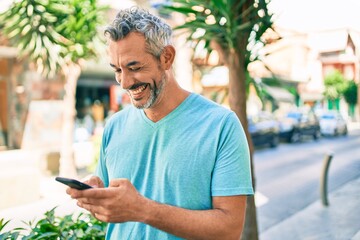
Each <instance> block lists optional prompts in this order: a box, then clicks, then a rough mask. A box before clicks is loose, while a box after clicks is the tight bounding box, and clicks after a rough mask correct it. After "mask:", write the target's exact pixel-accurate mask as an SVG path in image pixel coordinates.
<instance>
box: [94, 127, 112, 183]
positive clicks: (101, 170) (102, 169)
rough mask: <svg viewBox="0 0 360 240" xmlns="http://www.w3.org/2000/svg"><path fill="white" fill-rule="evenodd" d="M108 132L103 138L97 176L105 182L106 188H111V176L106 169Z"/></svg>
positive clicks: (96, 171)
mask: <svg viewBox="0 0 360 240" xmlns="http://www.w3.org/2000/svg"><path fill="white" fill-rule="evenodd" d="M105 132H106V131H104V134H103V137H102V142H101V147H100V158H99V161H98V164H97V167H96V170H95V175H96V176H98V177H99V178H100V179H101V180H102V181H103V182H104V186H105V187H108V186H109V175H108V171H107V168H106V151H105V149H106V145H107V144H106V134H105Z"/></svg>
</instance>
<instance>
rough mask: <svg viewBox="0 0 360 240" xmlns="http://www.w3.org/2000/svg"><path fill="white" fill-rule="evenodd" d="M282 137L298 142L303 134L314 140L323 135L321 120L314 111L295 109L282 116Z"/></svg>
mask: <svg viewBox="0 0 360 240" xmlns="http://www.w3.org/2000/svg"><path fill="white" fill-rule="evenodd" d="M279 120H280V139H285V140H286V141H287V142H298V141H300V140H301V139H302V137H303V136H310V137H312V138H313V139H314V140H316V139H318V138H319V137H320V136H321V132H320V124H319V121H318V119H317V117H316V115H315V113H314V112H312V111H304V110H295V111H290V112H288V113H286V114H285V116H284V117H282V118H280V119H279Z"/></svg>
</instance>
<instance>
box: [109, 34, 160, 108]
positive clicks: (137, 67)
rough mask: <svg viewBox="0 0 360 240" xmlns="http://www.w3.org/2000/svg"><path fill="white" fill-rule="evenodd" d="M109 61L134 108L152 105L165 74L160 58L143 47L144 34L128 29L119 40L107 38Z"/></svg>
mask: <svg viewBox="0 0 360 240" xmlns="http://www.w3.org/2000/svg"><path fill="white" fill-rule="evenodd" d="M109 55H110V65H111V67H112V68H113V69H114V71H115V77H116V81H117V82H118V83H119V84H120V85H121V87H122V88H123V89H125V90H126V91H127V92H128V94H129V96H130V98H131V101H132V103H133V105H134V106H135V107H137V108H145V109H146V108H151V107H153V106H154V105H156V103H157V101H158V97H159V95H160V94H161V93H162V90H163V88H164V85H165V82H166V77H165V71H164V70H163V69H162V67H161V64H160V60H158V59H156V58H155V57H154V56H153V55H151V54H150V53H148V52H147V51H146V45H145V38H144V36H143V35H142V34H139V33H130V34H129V35H127V36H126V37H125V38H124V39H121V40H119V41H116V42H114V41H110V44H109Z"/></svg>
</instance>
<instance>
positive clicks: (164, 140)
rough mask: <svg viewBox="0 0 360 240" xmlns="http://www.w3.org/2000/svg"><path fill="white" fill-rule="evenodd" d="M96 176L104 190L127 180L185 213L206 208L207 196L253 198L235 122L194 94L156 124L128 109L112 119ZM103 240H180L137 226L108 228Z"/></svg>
mask: <svg viewBox="0 0 360 240" xmlns="http://www.w3.org/2000/svg"><path fill="white" fill-rule="evenodd" d="M96 174H97V175H98V176H99V177H100V178H101V179H102V180H103V181H104V184H105V186H108V185H109V181H110V180H111V179H115V178H127V179H129V180H130V181H131V182H132V184H133V185H134V186H135V188H136V189H137V190H138V191H139V193H140V194H142V195H143V196H145V197H147V198H150V199H152V200H155V201H157V202H159V203H164V204H169V205H173V206H178V207H182V208H186V209H194V210H195V209H196V210H205V209H211V208H212V196H232V195H249V194H253V188H252V182H251V173H250V159H249V149H248V144H247V141H246V137H245V134H244V131H243V128H242V126H241V124H240V122H239V120H238V118H237V117H236V115H235V113H234V112H232V111H230V110H228V109H226V108H224V107H221V106H220V105H218V104H216V103H214V102H212V101H210V100H207V99H206V98H204V97H202V96H200V95H198V94H194V93H192V94H190V95H189V96H188V97H187V98H186V99H185V100H184V101H183V102H182V103H181V104H180V105H179V106H178V107H177V108H176V109H174V110H173V111H172V112H171V113H170V114H168V115H167V116H166V117H164V118H163V119H161V120H160V121H158V122H156V123H154V122H152V121H151V120H149V119H148V118H147V117H146V115H145V113H144V111H143V110H139V109H136V108H135V107H133V106H131V107H127V108H125V109H123V110H122V111H120V112H118V113H116V114H115V115H113V117H112V118H111V119H110V120H109V121H108V123H107V125H106V127H105V130H104V135H103V142H102V147H101V153H100V161H99V164H98V167H97V170H96ZM106 238H107V239H142V240H143V239H149V240H153V239H180V238H178V237H176V236H174V235H171V234H168V233H165V232H163V231H161V230H158V229H156V228H153V227H151V226H149V225H146V224H143V223H137V222H127V223H121V224H113V223H111V224H109V226H108V229H107V236H106Z"/></svg>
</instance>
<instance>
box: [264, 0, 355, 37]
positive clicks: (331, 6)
mask: <svg viewBox="0 0 360 240" xmlns="http://www.w3.org/2000/svg"><path fill="white" fill-rule="evenodd" d="M269 9H270V10H271V11H272V12H274V14H275V18H274V21H275V22H276V25H278V26H281V27H283V28H286V29H292V30H296V31H300V32H314V31H321V30H329V29H336V28H351V29H353V30H357V31H360V14H359V10H360V1H359V0H272V1H271V3H270V4H269Z"/></svg>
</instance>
